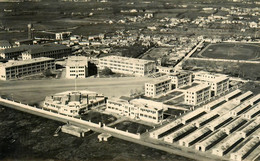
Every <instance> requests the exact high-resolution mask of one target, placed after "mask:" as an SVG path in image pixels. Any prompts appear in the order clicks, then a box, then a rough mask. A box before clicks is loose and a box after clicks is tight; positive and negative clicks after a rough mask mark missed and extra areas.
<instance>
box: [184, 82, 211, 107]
mask: <svg viewBox="0 0 260 161" xmlns="http://www.w3.org/2000/svg"><path fill="white" fill-rule="evenodd" d="M209 99H210V86H209V85H208V84H199V85H197V86H194V87H191V88H189V89H187V90H186V91H185V98H184V101H185V103H186V104H188V105H198V104H199V103H201V102H203V101H206V100H209Z"/></svg>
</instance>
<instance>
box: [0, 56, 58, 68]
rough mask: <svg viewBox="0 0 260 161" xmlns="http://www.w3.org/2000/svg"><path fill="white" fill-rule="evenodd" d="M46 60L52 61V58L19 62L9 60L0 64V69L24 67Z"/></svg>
mask: <svg viewBox="0 0 260 161" xmlns="http://www.w3.org/2000/svg"><path fill="white" fill-rule="evenodd" d="M48 60H54V59H53V58H46V57H40V58H34V59H28V60H20V61H16V60H15V61H14V60H11V61H8V62H7V63H0V67H4V68H8V67H13V66H19V65H26V64H31V63H36V62H42V61H48Z"/></svg>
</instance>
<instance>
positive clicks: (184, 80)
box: [168, 71, 192, 89]
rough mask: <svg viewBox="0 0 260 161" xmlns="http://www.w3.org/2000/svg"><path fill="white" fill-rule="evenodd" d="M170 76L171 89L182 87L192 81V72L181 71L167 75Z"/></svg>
mask: <svg viewBox="0 0 260 161" xmlns="http://www.w3.org/2000/svg"><path fill="white" fill-rule="evenodd" d="M168 77H169V78H171V86H172V89H176V88H182V87H185V86H187V85H191V83H192V73H191V72H186V71H181V72H176V73H171V74H169V75H168Z"/></svg>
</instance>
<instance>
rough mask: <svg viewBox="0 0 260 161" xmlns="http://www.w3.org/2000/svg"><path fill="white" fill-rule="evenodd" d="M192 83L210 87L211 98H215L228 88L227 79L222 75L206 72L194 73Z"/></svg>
mask: <svg viewBox="0 0 260 161" xmlns="http://www.w3.org/2000/svg"><path fill="white" fill-rule="evenodd" d="M194 81H195V82H196V81H198V82H203V83H207V84H208V85H210V86H211V96H217V95H220V94H222V93H224V92H225V91H227V90H228V88H229V78H228V77H227V76H226V75H223V74H215V73H208V72H204V71H201V72H196V73H194Z"/></svg>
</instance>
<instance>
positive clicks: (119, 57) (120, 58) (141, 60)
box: [100, 55, 154, 64]
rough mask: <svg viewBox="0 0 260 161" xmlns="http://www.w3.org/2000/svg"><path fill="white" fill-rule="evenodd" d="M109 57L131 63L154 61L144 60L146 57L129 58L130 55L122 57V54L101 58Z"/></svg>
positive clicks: (112, 59) (107, 57)
mask: <svg viewBox="0 0 260 161" xmlns="http://www.w3.org/2000/svg"><path fill="white" fill-rule="evenodd" d="M104 59H109V60H111V61H120V62H129V63H143V64H145V63H150V62H154V61H153V60H144V59H136V58H129V57H122V56H114V55H112V56H106V57H103V58H100V60H104Z"/></svg>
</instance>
